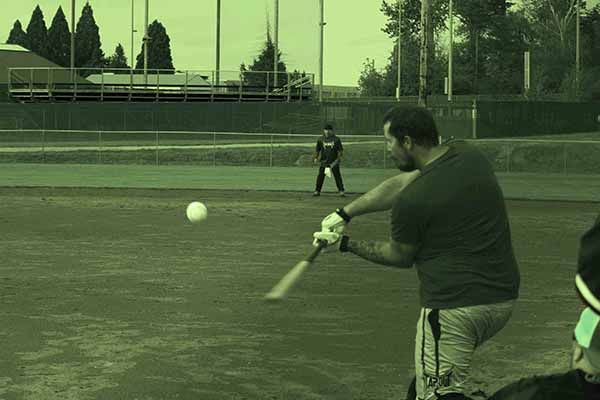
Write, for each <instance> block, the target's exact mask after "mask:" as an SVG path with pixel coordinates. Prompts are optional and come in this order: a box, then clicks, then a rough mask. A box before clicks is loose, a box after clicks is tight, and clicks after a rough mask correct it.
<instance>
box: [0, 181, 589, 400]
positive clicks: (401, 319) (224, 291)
mask: <svg viewBox="0 0 600 400" xmlns="http://www.w3.org/2000/svg"><path fill="white" fill-rule="evenodd" d="M191 200H202V201H204V202H205V203H206V204H207V206H208V208H209V212H210V217H209V219H208V220H207V221H206V222H205V223H204V224H201V225H197V226H193V225H191V224H189V223H187V222H186V221H185V217H184V210H185V206H186V204H187V203H188V202H189V201H191ZM339 204H340V201H339V199H338V198H337V197H327V196H325V197H321V198H312V197H309V196H306V195H305V194H304V193H290V192H257V191H216V190H200V189H196V190H185V191H177V190H170V191H165V190H147V189H98V188H87V189H51V188H29V189H26V188H4V189H0V223H1V225H2V227H3V238H2V259H3V263H2V264H1V266H0V268H1V270H2V272H1V274H0V297H1V300H0V304H1V305H0V315H1V318H2V324H1V325H0V338H1V340H2V343H3V345H2V346H0V359H2V361H3V362H2V363H0V399H3V400H4V399H51V398H60V399H73V400H75V399H77V400H83V399H116V398H123V399H125V398H127V399H175V398H177V399H208V400H212V399H215V400H220V399H261V400H262V399H290V400H303V399H344V400H348V399H375V398H376V399H398V398H403V395H404V391H405V388H406V383H407V382H408V380H409V377H410V376H409V374H410V371H411V369H412V367H413V361H412V352H413V348H414V347H413V341H414V339H413V337H414V332H415V323H416V320H417V311H418V291H417V279H416V275H415V272H414V271H412V270H409V271H400V270H394V269H389V268H385V267H379V266H375V265H371V264H369V263H367V262H364V261H361V260H360V259H358V258H357V257H354V256H351V255H341V254H325V255H322V256H321V257H320V258H319V259H318V260H317V264H316V265H315V267H314V269H313V270H312V271H310V272H309V273H307V275H306V276H305V277H304V279H303V280H302V281H301V282H300V284H299V285H298V286H297V287H296V288H295V290H294V291H293V293H292V295H291V296H290V298H289V299H288V300H287V301H285V302H284V303H281V304H278V305H267V304H265V303H263V302H262V299H261V297H262V295H263V294H264V293H265V292H266V291H268V289H269V288H270V287H271V286H272V285H273V284H274V283H275V282H277V280H278V279H279V278H280V277H281V276H282V275H283V274H285V272H287V270H288V269H289V268H290V267H291V266H292V265H293V264H294V263H295V262H296V261H297V260H299V259H300V258H301V257H302V256H303V255H304V254H305V253H306V252H307V251H308V250H309V248H310V245H309V242H310V236H311V233H312V232H313V231H314V230H315V229H316V228H318V224H319V222H320V220H321V218H322V217H323V216H324V215H326V214H327V213H329V212H330V211H331V210H332V209H333V208H334V207H336V206H339ZM508 207H509V214H510V219H511V224H512V231H513V241H514V245H515V249H516V253H517V257H518V260H519V263H520V267H521V273H522V290H521V299H520V301H519V304H518V308H517V310H516V313H515V315H514V316H513V318H512V320H511V321H510V323H509V325H508V326H507V327H506V328H505V329H504V330H503V331H502V332H501V333H500V334H499V335H498V336H497V337H496V338H495V339H493V340H492V341H491V342H490V343H488V344H487V345H485V346H484V347H483V348H482V349H481V351H480V352H479V353H478V354H477V356H476V358H475V360H474V370H473V374H474V381H475V382H476V383H477V384H478V385H479V386H480V387H482V388H483V389H485V390H487V391H489V392H491V391H493V390H495V389H496V388H498V387H499V386H501V385H502V384H505V383H507V382H509V381H512V380H513V379H516V378H518V377H521V376H523V375H530V374H535V373H537V374H541V373H550V372H554V371H560V370H564V369H566V368H567V367H568V352H569V349H570V337H571V330H572V329H573V327H574V323H575V322H576V319H577V310H578V309H579V303H578V300H577V299H576V296H575V293H574V289H573V277H574V270H575V261H576V254H577V246H578V239H579V236H580V235H581V233H582V232H583V231H584V229H585V228H586V227H588V226H589V225H590V224H591V221H592V219H593V217H594V216H595V215H596V213H597V212H598V211H599V210H598V208H599V206H598V205H597V204H590V203H559V202H531V201H527V202H519V201H510V202H509V203H508ZM387 218H388V215H387V213H381V214H376V215H373V216H366V217H362V218H357V219H356V220H355V221H353V223H352V224H351V226H350V227H349V233H350V234H351V235H352V236H354V237H357V238H365V239H366V238H370V239H381V240H384V239H386V238H387V235H388V229H389V228H388V222H387Z"/></svg>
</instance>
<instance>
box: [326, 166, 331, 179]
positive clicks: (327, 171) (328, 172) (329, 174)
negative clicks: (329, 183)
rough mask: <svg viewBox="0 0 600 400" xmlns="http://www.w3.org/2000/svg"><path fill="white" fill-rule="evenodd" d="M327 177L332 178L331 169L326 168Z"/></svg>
mask: <svg viewBox="0 0 600 400" xmlns="http://www.w3.org/2000/svg"><path fill="white" fill-rule="evenodd" d="M325 175H327V177H328V178H331V168H329V167H326V168H325Z"/></svg>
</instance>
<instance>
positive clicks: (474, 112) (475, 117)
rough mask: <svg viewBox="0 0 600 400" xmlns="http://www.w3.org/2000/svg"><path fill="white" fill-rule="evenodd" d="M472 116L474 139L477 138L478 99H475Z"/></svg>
mask: <svg viewBox="0 0 600 400" xmlns="http://www.w3.org/2000/svg"><path fill="white" fill-rule="evenodd" d="M471 115H472V116H471V118H472V124H471V127H472V132H471V133H472V137H473V139H477V100H476V99H473V107H472V111H471Z"/></svg>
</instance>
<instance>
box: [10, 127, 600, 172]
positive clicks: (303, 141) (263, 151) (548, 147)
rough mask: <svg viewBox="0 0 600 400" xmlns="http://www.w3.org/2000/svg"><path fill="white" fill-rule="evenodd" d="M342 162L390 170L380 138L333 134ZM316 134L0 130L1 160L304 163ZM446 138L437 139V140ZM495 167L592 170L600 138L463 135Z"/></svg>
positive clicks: (599, 163) (598, 162) (597, 163)
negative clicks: (474, 137) (475, 137)
mask: <svg viewBox="0 0 600 400" xmlns="http://www.w3.org/2000/svg"><path fill="white" fill-rule="evenodd" d="M338 136H339V137H340V138H341V139H342V142H343V144H344V155H343V165H344V167H346V168H348V167H349V168H394V167H395V166H394V163H393V161H392V160H390V159H389V154H388V151H387V148H386V144H385V141H384V139H383V136H381V135H379V136H376V135H338ZM318 137H319V136H318V135H300V134H263V133H231V132H228V133H224V132H193V131H158V130H157V131H104V130H79V131H71V130H45V129H30V130H0V162H1V163H71V164H140V165H157V166H158V165H198V166H225V165H236V166H244V165H247V166H259V167H308V166H311V165H313V162H312V157H313V154H314V151H315V144H316V141H317V139H318ZM447 139H448V138H443V137H440V141H446V140H447ZM463 141H465V142H468V143H471V144H474V145H476V146H477V147H478V148H480V149H481V150H482V151H483V153H484V154H485V155H486V156H487V157H488V159H489V160H490V162H491V163H492V165H493V166H494V169H495V170H496V171H497V172H506V173H521V172H524V173H541V174H554V173H559V174H598V173H600V141H594V140H579V141H577V140H543V139H539V140H532V139H479V140H471V139H464V140H463Z"/></svg>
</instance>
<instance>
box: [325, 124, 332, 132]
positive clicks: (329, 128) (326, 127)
mask: <svg viewBox="0 0 600 400" xmlns="http://www.w3.org/2000/svg"><path fill="white" fill-rule="evenodd" d="M323 129H327V130H328V131H332V130H333V125H331V124H325V125H324V126H323Z"/></svg>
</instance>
